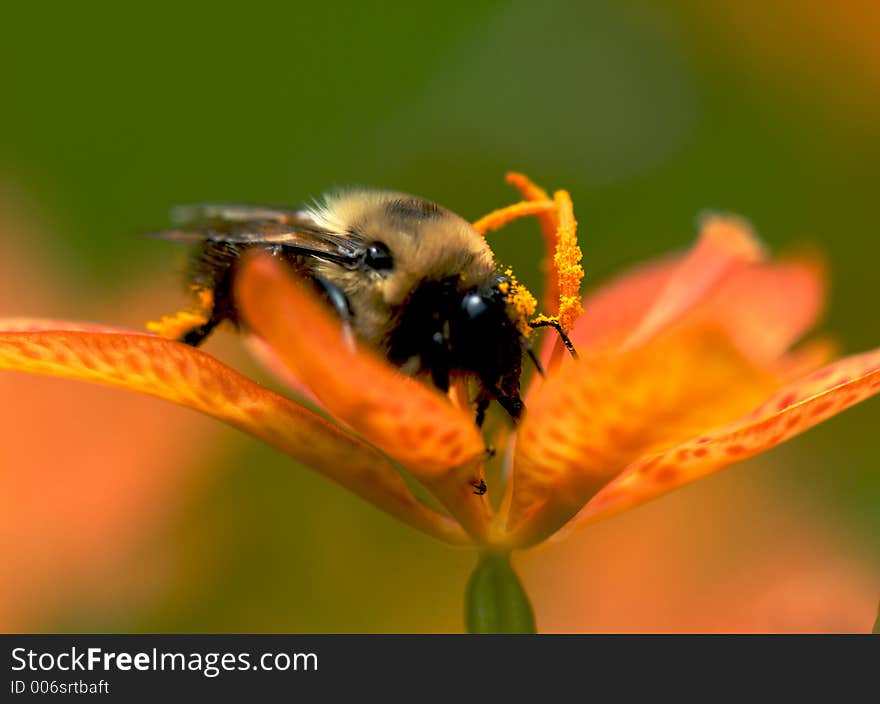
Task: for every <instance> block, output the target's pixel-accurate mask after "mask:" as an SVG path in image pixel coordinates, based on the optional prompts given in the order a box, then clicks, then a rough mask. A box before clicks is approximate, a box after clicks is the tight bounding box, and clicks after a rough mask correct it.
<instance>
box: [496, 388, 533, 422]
mask: <svg viewBox="0 0 880 704" xmlns="http://www.w3.org/2000/svg"><path fill="white" fill-rule="evenodd" d="M489 391H490V393H491V394H492V395H493V396H494V397H495V400H496V401H498V405H499V406H501V407H502V408H503V409H504V410H505V411H507V415H509V416H510V417H511V419H512V420H513V421H514V423H515V422H516V421H518V420H519V418H520V416H521V415H522V413H523V411H524V410H525V409H526V405H525V404H524V403H523V402H522V399H521V398H520V397H519V392H518V391H512V392H508V393H504V392H503V391H501V389H499V388H497V387H495V388H492V389H490V390H489Z"/></svg>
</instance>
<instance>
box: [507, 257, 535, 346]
mask: <svg viewBox="0 0 880 704" xmlns="http://www.w3.org/2000/svg"><path fill="white" fill-rule="evenodd" d="M504 275H505V276H507V277H508V278H509V279H510V284H506V283H504V284H501V286H499V290H501V292H502V293H504V294H506V295H507V302H508V304H510V305H511V306H512V307H513V310H514V312H515V313H516V320H517V324H516V326H517V328H519V331H520V332H521V333H522V334H523V335H526V336H528V335H529V333H531V331H532V329H531V328H530V327H529V319H530V318H531V317H532V316H533V315H534V314H535V310H536V309H537V307H538V300H537V299H536V298H535V297H534V296H533V295H532V292H531V291H529V290H528V289H527V288H526V287H525V286H523V285H522V284H521V283H519V281H517V279H516V276H514V274H513V270H512V269H507V270H506V271H505V272H504ZM502 287H504V288H502Z"/></svg>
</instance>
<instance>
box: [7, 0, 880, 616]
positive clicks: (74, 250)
mask: <svg viewBox="0 0 880 704" xmlns="http://www.w3.org/2000/svg"><path fill="white" fill-rule="evenodd" d="M760 5H761V6H760V7H759V4H757V3H737V2H733V1H732V0H731V2H713V3H693V2H686V1H685V0H673V1H672V2H666V3H655V2H647V1H638V0H637V1H634V2H628V3H614V2H579V3H570V2H569V3H566V2H544V3H532V2H525V1H516V2H500V1H498V2H486V1H479V2H474V1H471V2H459V1H457V0H455V1H450V2H446V3H442V4H433V3H389V2H386V3H381V4H372V3H345V2H341V3H339V2H336V3H265V2H251V3H247V4H241V3H232V2H219V1H214V2H210V3H208V2H188V3H166V2H127V3H115V2H98V1H92V2H87V3H63V2H48V3H29V4H27V3H19V4H13V5H8V6H7V7H5V8H4V10H3V13H2V14H3V21H2V23H0V25H2V26H0V66H2V68H0V101H2V106H3V107H2V110H0V185H2V186H3V187H4V188H5V189H6V190H7V191H8V192H9V193H11V194H12V202H14V203H15V204H16V205H17V206H18V207H19V209H20V210H22V211H25V216H26V217H30V218H32V219H33V221H34V222H36V223H37V224H38V225H39V227H40V228H42V230H41V231H43V232H44V233H45V234H44V235H41V237H40V238H39V241H38V242H33V243H30V244H29V246H30V247H31V248H32V250H33V251H35V252H38V253H39V256H40V261H39V266H40V267H42V268H43V270H44V271H45V272H47V275H51V276H53V277H55V278H56V279H57V280H59V281H61V282H62V283H63V286H64V287H65V290H66V291H67V295H66V296H65V297H64V298H63V299H59V300H57V302H55V303H50V304H47V305H46V306H44V307H43V308H41V309H40V310H34V307H35V306H34V305H33V304H32V302H31V301H30V300H29V299H28V292H27V289H22V290H21V292H20V296H21V297H20V298H18V299H15V298H13V299H8V300H5V301H3V313H4V314H10V313H11V312H12V311H16V310H20V311H21V312H27V313H40V314H43V315H58V316H64V317H80V316H78V315H77V313H78V311H79V310H82V309H83V307H84V306H86V305H91V304H92V303H93V302H94V301H96V300H100V301H103V302H104V303H105V304H106V305H105V308H104V311H105V313H104V316H105V319H106V320H105V322H108V323H114V322H122V321H123V318H124V316H123V315H122V314H121V313H120V317H119V319H118V320H117V319H116V318H115V317H114V316H113V314H112V313H107V311H112V310H113V302H114V301H115V300H121V299H123V298H125V297H126V296H128V295H130V293H131V290H130V289H131V285H132V281H139V282H140V281H145V280H150V279H154V280H156V281H157V282H164V281H167V282H169V285H171V286H175V285H177V284H176V283H175V282H176V279H175V272H176V270H177V268H178V267H179V257H180V252H179V250H177V249H176V248H175V247H174V246H173V245H169V244H167V243H160V242H155V241H150V240H144V239H139V238H137V237H135V236H134V234H133V233H136V232H137V231H140V230H146V229H150V228H154V227H157V226H161V225H163V224H164V223H165V222H166V218H167V212H168V210H169V208H170V207H171V206H173V205H175V204H178V203H188V202H198V201H205V200H208V201H215V200H221V201H222V200H229V201H243V202H256V203H261V202H262V203H273V204H274V203H290V204H297V203H299V202H301V201H303V200H306V199H308V198H310V197H312V196H315V195H318V194H319V193H321V192H322V191H323V190H325V189H327V188H329V187H332V186H334V185H344V184H351V183H360V184H369V185H376V186H382V187H390V188H396V189H400V190H405V191H410V192H414V193H418V194H420V195H424V196H426V197H429V198H432V199H434V200H436V201H438V202H440V203H443V204H444V205H447V206H448V207H450V208H452V209H453V210H455V211H457V212H459V213H461V214H462V215H464V216H466V217H468V218H471V219H476V218H477V217H479V216H480V215H482V214H484V213H485V212H488V211H489V210H491V209H493V208H495V207H499V206H501V205H504V204H506V203H508V202H511V201H512V200H513V199H514V198H513V193H512V192H511V191H510V189H509V188H508V187H507V186H506V185H505V184H504V181H503V175H504V172H505V171H506V170H509V169H515V170H522V171H524V172H526V173H528V174H529V175H530V176H532V177H533V178H534V179H535V180H537V181H538V182H539V183H542V184H544V185H545V186H547V187H548V188H560V187H564V188H567V189H569V190H570V191H571V193H572V196H573V199H574V203H575V207H576V212H577V215H578V219H579V221H580V223H581V233H582V234H581V238H582V247H583V249H584V252H585V265H586V269H587V276H588V279H587V285H588V286H592V285H595V284H596V283H597V282H599V281H601V280H602V279H603V278H604V277H605V276H607V275H608V274H610V273H612V272H614V271H616V270H618V269H619V268H621V267H623V266H626V265H628V264H632V263H635V262H637V261H640V260H642V259H646V258H648V257H651V256H654V255H657V254H660V253H662V252H665V251H667V250H669V249H678V248H682V247H684V246H686V245H687V244H689V243H690V241H691V240H692V239H693V237H694V233H695V226H694V219H695V216H696V215H697V214H698V212H699V211H700V210H702V209H705V208H713V209H722V210H731V211H736V212H739V213H741V214H743V215H745V216H746V217H748V218H749V219H751V220H752V222H753V223H754V224H755V226H756V227H757V229H758V230H759V232H760V233H761V234H762V236H763V238H764V240H765V241H766V242H767V243H768V244H769V245H770V246H771V247H772V248H773V249H774V250H775V251H785V250H789V249H792V248H795V247H797V246H800V245H802V244H803V243H808V244H812V245H815V246H816V247H818V248H820V249H821V250H822V251H823V252H824V253H825V255H826V257H827V260H828V262H829V269H830V272H831V276H832V296H831V300H830V304H829V308H828V312H827V315H826V318H825V321H824V323H823V329H824V330H828V331H833V333H834V334H835V336H836V337H837V339H838V340H839V341H840V343H841V345H842V347H843V349H844V350H845V351H859V350H863V349H868V348H872V347H876V346H877V345H878V344H880V325H878V324H877V312H876V305H875V304H876V301H877V300H878V293H880V281H878V277H877V262H878V258H880V232H878V226H877V188H878V175H877V167H878V163H880V161H878V157H880V52H878V49H877V46H880V29H878V25H880V21H878V20H880V18H878V16H877V15H878V10H877V9H876V6H875V5H874V4H872V3H864V4H859V3H843V4H841V5H839V6H838V5H834V6H832V5H830V4H828V5H827V6H824V4H820V3H813V4H812V5H815V6H816V7H815V8H812V9H804V8H803V7H802V4H801V3H795V2H780V3H775V4H773V7H766V5H767V4H766V3H762V4H760ZM820 5H821V7H820ZM492 241H493V246H494V247H495V248H496V252H497V253H498V256H499V258H500V259H501V260H503V261H505V262H507V263H510V264H512V265H513V266H514V267H515V268H516V269H517V271H518V273H519V275H520V277H521V278H523V279H524V280H525V281H526V283H528V284H530V285H531V286H532V287H533V288H536V289H537V288H539V272H538V267H537V264H536V262H537V260H538V258H539V256H540V247H539V237H538V236H537V231H536V228H535V225H534V223H529V222H523V223H517V224H516V225H514V226H512V227H511V228H510V229H509V230H506V231H504V232H503V233H499V234H498V235H496V236H495V237H494V239H493V240H492ZM162 312H167V311H165V310H156V311H155V314H159V313H162ZM125 322H128V323H130V322H131V321H129V320H125ZM218 344H221V345H223V349H229V348H230V347H231V345H230V344H229V343H228V342H227V343H223V342H220V343H218ZM40 388H41V389H43V388H48V387H40ZM155 403H156V404H158V403H159V402H155ZM878 425H880V404H878V402H877V401H876V400H875V401H872V402H869V403H867V404H864V405H863V406H861V407H858V408H856V409H853V410H851V411H848V412H847V413H846V414H844V415H843V416H841V417H838V418H835V419H833V420H831V421H830V422H828V423H826V424H824V425H822V426H821V427H819V428H817V429H815V430H813V431H811V432H810V433H808V434H807V435H805V436H803V437H801V438H799V439H797V440H796V441H794V442H792V443H789V444H788V445H786V446H783V447H781V448H779V449H777V450H775V451H773V453H771V454H770V455H769V456H768V458H766V459H764V460H762V463H763V464H762V465H761V466H760V467H759V465H758V464H757V463H755V462H752V463H746V464H745V465H743V466H741V467H738V468H736V469H733V470H731V472H736V473H739V474H740V476H743V477H750V481H755V482H758V483H760V484H761V485H762V486H765V487H766V491H767V492H770V493H772V495H773V496H778V497H781V498H780V499H779V503H778V504H773V503H769V504H768V505H769V506H770V507H771V508H769V509H767V510H777V508H773V507H774V506H781V507H784V505H785V504H786V501H788V500H789V497H790V500H791V501H792V502H794V503H797V504H799V505H801V506H809V507H810V509H811V510H815V512H816V514H817V515H819V514H821V515H822V516H825V517H826V519H825V520H826V524H829V525H831V526H832V527H833V529H834V531H835V535H842V536H844V538H843V539H844V540H845V541H846V542H847V545H848V546H850V548H851V549H852V550H853V551H854V552H855V553H856V554H858V555H860V556H861V558H860V559H863V560H864V563H865V565H867V569H869V570H873V571H874V573H876V571H877V570H878V569H880V557H878V556H880V531H878V522H880V472H878V469H880V467H878V462H880V443H878V439H877V433H876V429H877V427H878ZM168 432H169V433H171V432H174V428H173V427H169V428H168ZM210 442H211V452H209V453H206V459H203V460H202V461H201V462H202V464H201V465H199V466H188V467H187V468H186V470H185V471H186V472H189V473H191V474H192V475H193V476H196V477H197V480H195V481H191V482H189V483H187V484H186V486H185V488H181V490H180V492H181V496H182V498H181V500H180V507H179V509H177V510H175V511H174V512H173V514H172V515H171V516H170V517H169V518H167V520H163V521H162V522H161V524H160V525H158V526H152V527H151V528H150V530H146V531H145V532H144V535H143V536H142V539H140V540H139V541H136V542H135V543H134V547H132V548H131V550H132V551H134V553H133V554H135V555H136V556H137V557H136V559H131V558H129V560H127V561H126V563H125V564H126V567H125V569H126V570H132V569H134V570H135V573H134V576H132V574H130V573H129V574H127V576H126V578H127V579H134V580H135V581H139V579H140V578H139V577H138V575H139V574H140V573H139V572H138V571H139V570H142V571H143V573H144V575H145V576H144V582H145V583H146V584H151V583H152V582H151V580H150V579H149V577H148V576H146V575H147V574H148V573H150V572H151V571H153V570H161V571H162V572H163V574H166V577H165V578H163V579H162V580H160V583H159V584H158V585H157V586H154V587H144V588H143V589H135V590H133V592H131V591H125V590H123V593H121V594H118V593H117V594H115V595H114V596H113V597H111V598H100V599H98V598H95V597H93V596H90V594H91V592H90V590H89V589H88V588H87V587H82V586H80V587H78V588H77V589H76V590H68V591H64V590H63V589H62V590H61V592H62V593H61V595H60V596H59V595H56V596H55V597H53V599H52V600H51V601H47V602H46V605H45V608H43V609H36V610H35V611H34V614H35V615H32V616H30V617H29V620H27V621H26V624H27V625H28V626H29V627H30V628H33V629H50V630H51V629H76V630H85V631H97V630H117V631H118V630H121V631H129V630H135V631H401V630H402V631H413V630H414V631H432V630H440V631H444V630H447V631H448V630H458V629H460V628H461V609H462V605H461V599H462V593H463V587H464V583H465V580H466V578H467V575H468V572H469V570H470V568H471V567H472V564H473V562H474V556H473V555H472V554H470V553H469V552H468V551H465V550H456V549H452V548H448V547H446V546H443V545H440V544H438V543H435V542H433V541H432V540H430V539H428V538H425V537H423V536H421V535H418V534H415V533H414V532H412V531H410V530H408V529H406V528H404V527H402V526H399V525H398V524H396V523H395V522H394V521H393V520H391V519H390V518H387V517H385V516H384V515H382V514H380V513H379V512H378V511H376V510H374V509H373V508H371V507H370V506H367V505H366V504H365V503H362V502H361V501H360V500H358V499H357V498H354V497H352V496H349V495H348V494H346V493H344V492H343V491H341V490H339V489H338V488H337V487H335V486H333V485H331V484H330V483H329V482H327V481H325V480H323V479H322V478H320V477H317V476H315V475H313V474H311V473H310V472H309V471H307V470H304V469H302V468H300V467H297V466H294V465H293V464H292V463H291V462H290V461H289V460H287V459H286V458H284V457H281V456H279V455H278V454H276V453H275V452H273V451H271V450H269V449H266V448H264V447H262V446H260V445H259V444H258V443H257V442H255V441H251V440H250V439H249V438H246V437H243V436H242V435H240V434H238V433H236V432H235V431H232V430H229V429H226V428H221V427H219V426H218V427H217V428H216V431H215V432H213V434H212V435H211V440H210ZM189 463H190V464H195V465H198V464H199V462H198V461H197V460H191V461H189ZM124 469H125V468H124V467H120V468H119V471H124ZM708 481H709V482H714V481H726V480H725V479H720V478H719V479H717V480H716V479H715V478H713V479H710V480H708ZM690 491H692V490H691V489H685V490H683V491H682V492H681V495H682V496H685V495H686V494H687V492H690ZM695 496H696V495H695ZM765 508H766V507H765ZM778 510H783V509H782V508H780V509H778ZM614 520H617V519H614ZM558 549H559V550H564V549H565V548H564V546H560V547H559V548H558ZM628 549H637V547H636V546H632V545H630V546H629V548H628ZM572 551H573V552H572V558H571V559H572V561H575V562H576V561H577V560H578V557H577V555H576V553H575V552H574V548H572ZM717 559H718V560H720V561H722V562H723V561H724V556H723V554H721V555H719V556H718V558H717ZM132 565H135V567H132ZM594 568H598V567H594ZM120 569H121V568H120ZM583 569H585V570H587V571H589V569H592V568H591V567H590V566H588V565H584V566H583ZM713 569H714V568H713ZM108 574H110V575H111V576H110V577H109V578H110V579H112V578H113V577H112V575H113V572H112V570H111V571H110V572H109V573H107V572H103V573H102V576H101V577H100V579H108V577H107V575H108ZM74 578H75V575H72V574H71V575H66V576H65V577H64V579H74ZM6 579H15V577H12V576H7V577H6ZM96 579H97V578H96ZM526 581H527V582H528V574H527V575H526ZM62 583H63V580H62ZM85 584H88V582H85ZM877 587H878V595H880V584H878V585H877ZM560 588H564V587H563V586H561V587H560ZM135 592H136V594H135V595H134V596H132V593H135ZM536 608H537V610H538V618H539V625H540V624H541V605H540V603H539V604H537V606H536ZM868 626H869V624H867V623H866V626H865V627H866V629H867V628H868ZM557 627H558V625H557ZM621 627H623V626H621ZM707 628H708V626H707Z"/></svg>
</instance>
